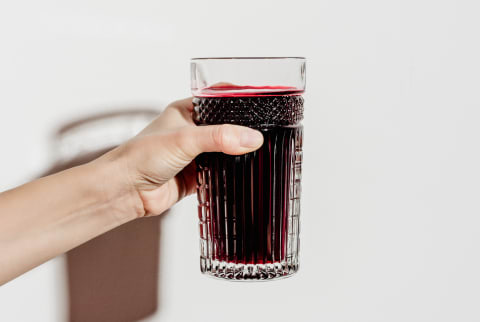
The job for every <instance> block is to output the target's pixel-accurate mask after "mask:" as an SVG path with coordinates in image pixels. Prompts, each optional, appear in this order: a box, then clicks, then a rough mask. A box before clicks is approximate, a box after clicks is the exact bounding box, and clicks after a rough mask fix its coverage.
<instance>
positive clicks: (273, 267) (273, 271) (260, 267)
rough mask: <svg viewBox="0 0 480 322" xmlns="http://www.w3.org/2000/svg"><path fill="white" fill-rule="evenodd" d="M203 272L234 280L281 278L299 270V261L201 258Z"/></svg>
mask: <svg viewBox="0 0 480 322" xmlns="http://www.w3.org/2000/svg"><path fill="white" fill-rule="evenodd" d="M200 270H201V271H202V273H203V274H206V275H209V276H213V277H217V278H222V279H226V280H232V281H259V280H272V279H280V278H285V277H289V276H291V275H293V274H294V273H296V272H297V271H298V262H296V261H295V262H293V261H292V260H289V261H282V262H276V263H268V264H237V263H231V262H226V261H218V260H210V259H208V258H203V257H201V258H200Z"/></svg>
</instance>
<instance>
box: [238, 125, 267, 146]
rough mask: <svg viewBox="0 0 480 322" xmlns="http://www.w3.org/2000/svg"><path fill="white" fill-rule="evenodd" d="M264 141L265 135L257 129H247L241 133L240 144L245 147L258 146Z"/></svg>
mask: <svg viewBox="0 0 480 322" xmlns="http://www.w3.org/2000/svg"><path fill="white" fill-rule="evenodd" d="M262 143H263V135H262V133H260V132H259V131H257V130H252V129H245V130H243V131H242V133H241V135H240V145H241V146H242V147H244V148H256V147H259V146H260V145H262Z"/></svg>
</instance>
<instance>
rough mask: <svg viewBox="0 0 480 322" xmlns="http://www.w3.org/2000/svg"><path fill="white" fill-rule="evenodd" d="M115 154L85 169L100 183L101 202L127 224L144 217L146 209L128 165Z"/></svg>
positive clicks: (109, 153) (107, 155)
mask: <svg viewBox="0 0 480 322" xmlns="http://www.w3.org/2000/svg"><path fill="white" fill-rule="evenodd" d="M115 152H116V150H113V151H110V152H108V153H107V154H105V155H103V156H102V157H100V158H98V159H96V160H94V161H92V162H90V163H87V164H85V165H84V167H85V171H86V172H87V173H89V174H90V175H91V176H92V178H94V181H95V182H97V183H98V185H97V189H96V193H98V194H99V197H100V198H101V199H102V200H101V202H102V203H104V204H105V205H106V206H108V207H111V208H112V211H114V212H115V216H116V217H117V218H118V220H120V221H123V222H127V221H130V220H133V219H136V218H139V217H143V216H144V215H145V209H144V206H143V202H142V199H141V198H140V195H139V193H138V191H137V189H136V187H135V184H134V182H132V180H131V176H130V174H129V169H128V167H127V166H126V163H125V162H123V160H122V158H121V157H120V156H117V154H116V153H115Z"/></svg>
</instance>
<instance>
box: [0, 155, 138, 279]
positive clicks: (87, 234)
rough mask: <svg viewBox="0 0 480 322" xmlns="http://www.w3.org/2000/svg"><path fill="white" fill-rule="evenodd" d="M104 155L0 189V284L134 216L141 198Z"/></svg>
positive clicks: (136, 213)
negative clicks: (88, 161)
mask: <svg viewBox="0 0 480 322" xmlns="http://www.w3.org/2000/svg"><path fill="white" fill-rule="evenodd" d="M105 159H106V158H104V159H102V160H97V161H94V162H92V163H89V164H85V165H82V166H79V167H75V168H72V169H69V170H66V171H63V172H60V173H57V174H54V175H52V176H48V177H45V178H41V179H38V180H35V181H33V182H31V183H28V184H25V185H23V186H20V187H18V188H15V189H13V190H9V191H6V192H4V193H1V194H0V285H1V284H3V283H5V282H6V281H8V280H10V279H11V278H13V277H15V276H17V275H19V274H21V273H23V272H25V271H27V270H29V269H31V268H33V267H35V266H37V265H39V264H41V263H43V262H45V261H47V260H49V259H51V258H53V257H55V256H57V255H59V254H61V253H63V252H66V251H68V250H70V249H72V248H74V247H76V246H78V245H80V244H82V243H84V242H86V241H88V240H90V239H92V238H94V237H96V236H98V235H100V234H102V233H104V232H106V231H108V230H110V229H113V228H115V227H117V226H119V225H121V224H124V223H126V222H128V221H130V220H133V219H134V218H136V217H138V215H139V214H140V213H141V211H142V209H141V207H142V206H141V205H142V203H141V200H140V199H139V197H138V195H137V194H136V192H135V191H132V189H133V188H131V187H130V185H128V184H127V183H126V182H121V180H123V179H122V178H123V177H124V176H122V175H121V173H119V171H121V170H120V169H119V168H118V167H117V165H116V164H115V163H114V162H110V161H108V160H105Z"/></svg>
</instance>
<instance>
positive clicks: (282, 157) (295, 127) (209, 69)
mask: <svg viewBox="0 0 480 322" xmlns="http://www.w3.org/2000/svg"><path fill="white" fill-rule="evenodd" d="M282 59H284V60H285V61H284V62H282V61H281V60H282ZM209 60H213V62H211V63H210V62H209ZM209 60H207V61H204V60H200V61H195V60H193V61H192V88H193V89H194V95H195V98H194V99H193V104H194V112H193V119H194V121H195V123H196V124H197V125H199V126H202V125H212V124H225V123H229V124H237V125H243V126H248V127H251V128H255V129H258V130H259V131H261V133H262V134H263V137H264V143H263V145H262V147H261V148H260V149H258V150H257V151H254V152H251V153H248V154H245V155H239V156H232V155H227V154H223V153H203V154H201V155H199V156H198V157H197V158H196V160H195V162H196V165H197V196H198V203H199V205H198V216H199V221H200V223H199V230H200V268H201V271H202V272H203V273H205V274H208V275H211V276H215V277H219V278H225V279H230V280H268V279H274V278H280V277H286V276H289V275H291V274H293V273H295V272H296V271H297V270H298V251H299V229H300V221H299V217H300V195H301V177H302V143H303V126H302V125H301V121H302V119H303V98H302V96H301V94H302V93H303V90H304V85H305V79H304V77H305V60H304V59H303V58H279V59H259V58H252V59H251V60H252V62H249V61H248V59H232V60H231V61H230V60H229V59H225V58H223V59H219V60H215V59H209ZM238 61H239V62H238ZM269 66H270V67H271V68H270V67H269ZM221 67H225V68H223V69H222V68H221ZM282 67H283V69H282ZM249 68H250V69H249ZM249 70H250V71H249ZM230 74H232V76H231V77H229V75H230ZM252 75H253V76H252ZM279 75H280V76H279ZM254 76H257V82H255V81H254V80H252V81H250V79H252V78H255V77H254ZM294 76H295V77H294ZM258 79H260V81H258ZM220 80H224V81H220ZM245 82H249V83H252V84H255V85H249V84H248V83H245ZM284 84H285V85H284Z"/></svg>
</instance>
